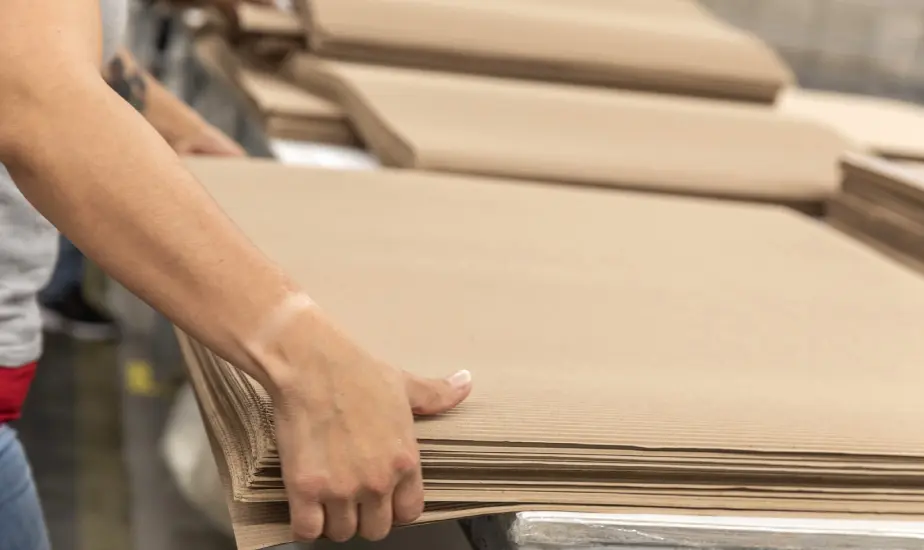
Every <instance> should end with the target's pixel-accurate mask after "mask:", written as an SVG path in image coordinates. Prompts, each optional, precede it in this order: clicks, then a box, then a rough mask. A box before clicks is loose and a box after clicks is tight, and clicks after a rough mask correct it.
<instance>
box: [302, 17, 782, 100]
mask: <svg viewBox="0 0 924 550" xmlns="http://www.w3.org/2000/svg"><path fill="white" fill-rule="evenodd" d="M303 15H304V18H305V26H306V31H307V33H308V37H309V42H310V49H311V50H312V51H313V52H314V53H316V54H318V55H321V56H324V57H331V58H336V59H345V60H351V61H361V62H367V63H375V64H384V65H391V66H407V67H415V68H422V69H435V70H442V71H451V72H463V73H472V74H488V75H494V76H502V77H507V78H527V79H537V80H548V81H559V82H569V83H574V84H581V85H590V86H607V87H617V88H626V89H635V90H644V91H653V92H666V93H676V94H683V95H693V96H707V97H716V98H727V99H735V100H743V101H756V102H761V103H772V102H773V100H774V98H775V97H776V94H777V92H778V91H779V90H780V89H781V88H782V87H783V86H784V85H786V84H787V83H789V82H791V81H792V74H791V72H790V70H789V69H788V68H787V67H786V65H785V64H784V63H783V62H782V61H781V60H780V59H779V57H777V55H776V54H775V53H774V52H773V50H772V49H771V48H770V47H769V46H767V45H766V44H764V43H762V42H761V41H760V40H759V39H757V38H756V37H753V36H751V35H748V34H746V33H745V32H743V31H740V30H738V29H735V28H734V27H732V26H730V25H728V24H726V23H724V22H722V21H720V20H719V19H718V18H716V17H714V16H713V15H712V14H710V13H709V12H708V11H706V10H705V9H704V8H702V7H701V6H700V5H699V4H698V3H697V2H695V1H694V0H628V1H627V0H620V1H618V2H613V1H610V0H568V1H567V2H561V1H560V0H385V1H383V0H306V1H305V2H304V4H303ZM691 52H695V55H691Z"/></svg>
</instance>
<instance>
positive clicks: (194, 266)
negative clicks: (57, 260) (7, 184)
mask: <svg viewBox="0 0 924 550" xmlns="http://www.w3.org/2000/svg"><path fill="white" fill-rule="evenodd" d="M62 98H66V101H64V100H62ZM0 111H2V112H0V115H2V117H3V120H4V124H3V125H0V161H2V162H3V163H4V164H6V166H7V168H8V169H9V170H10V173H11V174H12V175H13V178H14V180H15V181H16V182H17V185H18V186H19V187H20V189H21V190H22V191H23V193H24V194H25V195H26V197H27V198H28V199H29V200H30V201H31V202H32V203H33V204H34V205H35V206H36V207H37V208H38V209H39V210H40V211H41V212H42V213H43V214H44V215H45V216H46V217H47V218H49V219H50V220H51V221H52V222H53V223H55V225H57V226H58V228H59V229H60V230H61V231H62V232H63V233H65V234H66V235H67V236H68V237H69V238H71V239H72V240H73V242H74V243H75V244H77V245H78V247H80V248H81V249H82V250H83V251H84V252H85V253H86V254H87V255H88V256H89V257H91V258H92V259H93V260H95V261H96V262H97V263H98V264H99V265H100V266H102V267H103V268H104V269H105V270H106V271H107V272H108V273H109V274H110V275H112V276H113V277H114V278H115V279H117V280H119V281H120V282H122V283H123V284H124V285H126V286H127V287H128V288H129V289H131V290H132V291H134V292H136V293H137V294H139V295H140V296H141V297H142V298H143V299H145V300H146V301H148V302H149V303H150V304H151V305H152V306H154V307H155V308H156V309H158V310H160V311H161V312H163V313H164V314H165V315H167V316H168V317H169V318H171V319H172V320H173V321H174V322H176V323H177V325H179V326H180V327H181V328H183V329H184V330H186V331H188V332H189V333H191V334H193V335H194V336H195V337H197V338H199V339H200V340H202V341H203V342H204V343H206V344H207V345H209V346H210V347H212V348H213V349H214V350H215V351H217V352H218V353H220V354H221V355H223V356H224V357H225V358H227V359H228V360H230V361H232V362H233V363H235V364H236V365H238V366H239V367H241V368H243V369H244V370H246V371H247V372H248V373H249V374H251V375H252V376H254V377H255V378H256V379H257V380H260V381H261V382H264V383H266V382H267V380H268V378H267V373H265V372H262V371H261V368H262V367H261V365H259V364H257V362H256V361H254V359H253V353H252V351H253V350H252V349H250V348H249V346H250V344H251V343H252V342H251V339H252V337H253V335H254V334H257V333H259V329H260V324H261V323H262V322H264V321H265V319H268V318H271V317H272V316H273V311H274V309H276V308H278V307H279V304H281V303H283V302H284V301H285V300H286V297H287V296H289V295H291V293H292V292H295V291H296V289H295V285H294V284H293V283H292V282H291V281H290V280H289V279H288V278H287V277H286V275H285V274H284V273H283V272H282V271H281V270H280V269H278V268H277V267H276V266H275V265H274V264H272V263H271V262H270V261H268V260H267V259H266V258H265V257H264V256H263V255H262V254H261V253H260V252H259V251H258V250H256V248H255V247H254V246H252V244H251V243H250V242H249V241H248V240H247V239H246V238H245V237H244V236H243V234H242V233H241V232H240V231H239V230H238V229H237V227H236V226H235V225H234V224H233V223H232V222H231V221H230V220H229V219H228V218H227V217H226V216H225V215H224V214H223V212H221V210H220V209H219V208H218V206H217V205H216V204H215V203H214V201H213V200H212V199H211V197H210V196H209V195H208V194H207V193H206V192H205V190H204V189H203V188H202V187H201V186H200V185H199V184H198V183H197V182H196V181H195V180H194V178H193V177H192V176H191V175H190V174H189V173H188V172H187V171H186V170H185V169H184V168H183V167H182V164H181V163H180V161H179V159H178V158H177V156H176V155H175V154H174V153H173V151H172V150H171V149H170V147H169V146H168V145H167V143H165V142H164V140H163V139H161V138H160V137H159V136H158V135H157V133H156V132H155V131H154V130H153V129H152V128H151V127H150V126H149V125H148V124H147V123H145V121H144V120H143V119H142V118H141V115H139V114H138V113H137V112H136V111H135V110H134V109H132V107H131V106H129V105H128V104H127V103H126V102H124V101H122V100H120V99H119V97H117V96H116V94H113V93H112V92H111V91H110V90H109V89H108V88H107V86H106V84H105V83H104V81H103V80H102V79H100V78H99V77H94V76H93V75H87V74H83V73H79V74H78V73H77V72H76V71H75V72H74V74H67V75H61V76H60V77H59V78H57V80H56V84H55V86H44V87H42V88H41V89H40V90H31V91H30V99H29V101H24V102H22V103H20V104H19V105H17V108H16V109H15V110H14V109H9V110H6V109H2V108H0ZM270 374H272V373H270Z"/></svg>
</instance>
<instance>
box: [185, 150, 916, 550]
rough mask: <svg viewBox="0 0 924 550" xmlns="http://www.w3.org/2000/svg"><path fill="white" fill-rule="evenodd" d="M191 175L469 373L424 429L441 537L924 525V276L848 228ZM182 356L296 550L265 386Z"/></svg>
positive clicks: (399, 178) (441, 190)
mask: <svg viewBox="0 0 924 550" xmlns="http://www.w3.org/2000/svg"><path fill="white" fill-rule="evenodd" d="M191 167H192V169H193V172H194V173H195V174H196V175H197V177H198V178H199V179H200V180H201V181H202V182H203V183H204V184H205V185H206V187H207V188H208V190H209V191H210V192H211V193H212V194H213V195H214V196H215V198H216V200H217V201H218V202H219V204H220V205H221V206H222V207H223V208H224V209H225V210H226V211H227V212H228V213H229V214H230V215H231V217H232V218H233V219H234V221H235V222H236V223H237V224H238V225H239V226H240V227H241V228H242V230H243V231H244V232H245V233H246V234H247V235H248V237H249V238H250V239H252V240H253V242H255V243H256V244H257V246H259V247H260V248H261V249H262V250H263V251H264V252H265V253H266V254H268V255H269V256H270V257H271V258H273V259H274V260H276V261H278V262H279V263H280V264H281V265H282V267H283V268H285V269H286V270H287V271H288V272H289V273H291V274H292V275H293V276H295V277H296V278H297V280H298V281H299V282H300V283H301V284H303V285H304V287H305V288H308V289H310V290H311V292H312V296H313V297H314V298H315V299H316V301H317V302H318V303H319V304H320V306H321V307H322V308H323V309H324V310H325V311H326V312H327V313H328V314H329V315H330V316H331V317H332V318H333V319H336V321H337V322H338V323H339V324H341V325H342V326H343V327H344V328H345V329H346V330H347V332H348V333H349V334H350V335H351V336H353V337H355V338H356V339H358V341H359V342H361V343H362V344H363V345H364V346H365V347H366V348H367V349H369V350H370V351H371V352H372V353H374V354H375V355H376V356H378V357H380V358H382V359H383V360H386V361H388V362H389V363H392V364H394V365H397V366H400V367H403V368H407V369H408V370H410V371H412V372H415V373H417V374H420V375H424V376H442V375H445V374H447V373H450V372H454V371H455V370H457V369H461V368H467V369H470V370H471V371H472V372H473V374H474V378H475V380H476V390H475V393H474V394H473V395H472V397H471V399H470V400H469V401H468V402H467V403H466V404H465V405H464V406H462V407H461V408H459V409H458V410H456V411H454V412H453V413H451V414H448V415H445V416H442V417H439V418H435V419H429V420H423V421H420V422H419V423H418V424H417V434H418V439H419V441H420V445H421V449H422V460H423V464H424V472H425V483H426V499H427V512H426V514H425V515H424V518H423V520H424V521H426V520H435V519H444V518H447V517H460V516H472V515H479V514H482V513H485V512H492V511H498V510H517V509H530V508H533V509H556V510H560V509H566V510H568V509H595V510H596V509H608V510H617V509H624V510H635V511H638V510H652V509H656V510H660V511H675V512H682V513H744V514H748V513H754V514H773V515H778V514H786V513H797V514H799V515H800V516H819V515H821V516H877V517H881V516H894V517H900V518H915V519H917V518H921V517H924V422H921V419H922V418H924V401H922V400H921V399H920V388H921V387H924V370H922V369H921V368H920V358H921V357H922V356H924V339H922V338H921V337H920V336H921V333H920V319H921V318H922V317H924V280H922V279H921V278H920V277H918V276H917V275H916V274H915V273H913V272H911V271H909V270H906V269H904V268H903V267H901V266H899V265H897V264H893V263H890V262H888V261H887V260H885V259H883V258H881V257H879V256H878V255H877V254H875V253H874V252H871V251H870V250H868V249H867V248H865V247H863V246H862V245H860V244H858V243H856V242H853V241H852V240H851V239H849V238H848V237H846V236H844V235H842V234H840V233H839V232H837V231H835V230H833V229H831V228H828V227H826V226H824V225H820V224H818V223H817V222H815V221H812V220H810V219H808V218H804V217H802V216H800V215H799V214H796V213H793V212H790V211H787V210H785V209H781V208H778V207H772V206H758V205H744V204H733V203H718V202H710V201H700V200H692V199H681V198H671V197H658V196H646V195H637V194H623V193H614V192H611V191H604V190H594V189H569V188H559V187H549V186H543V185H537V184H532V183H523V182H504V181H497V180H481V179H476V178H468V177H454V176H447V175H437V174H423V173H407V172H393V171H389V170H383V171H375V172H338V171H326V170H312V169H297V168H291V167H284V166H279V165H276V164H273V163H268V162H260V161H247V160H241V161H216V160H201V161H195V162H192V163H191ZM256 181H259V182H261V183H260V185H254V184H253V182H256ZM256 202H259V203H260V205H261V206H260V208H253V204H254V203H256ZM345 212H349V221H346V218H345V217H344V213H345ZM681 236H682V237H683V238H679V237H681ZM308 251H310V252H308ZM183 340H184V347H185V349H186V353H187V359H188V362H189V365H190V370H191V374H192V379H193V381H194V385H195V388H196V391H197V394H198V396H199V398H200V402H201V403H202V406H203V409H204V411H205V415H206V418H207V422H208V425H209V428H210V430H211V432H212V434H213V435H214V437H215V440H216V442H217V449H218V450H219V454H220V459H221V460H220V462H227V468H228V470H227V473H228V479H229V482H230V483H229V485H230V488H231V490H232V493H233V498H234V500H235V506H238V507H241V506H243V507H245V508H246V507H248V506H255V507H257V508H255V509H260V506H263V505H266V504H267V503H273V504H272V505H271V506H270V507H269V508H267V510H269V512H263V513H262V515H261V514H255V515H250V516H247V517H249V518H250V519H249V521H250V523H248V524H247V525H245V527H254V526H255V525H256V526H257V527H260V526H263V527H265V525H267V524H269V525H275V526H276V527H278V529H277V530H276V531H274V532H275V533H276V536H277V537H281V538H285V536H286V535H285V534H286V533H288V531H287V526H286V519H287V518H286V516H285V508H284V505H282V504H281V503H284V501H285V491H284V486H283V484H282V480H281V476H280V463H279V456H278V453H277V449H276V445H275V439H274V435H273V434H274V427H273V414H272V407H271V404H270V400H269V398H268V396H267V394H266V392H265V391H264V390H263V389H262V388H261V387H260V386H259V385H258V384H256V383H255V382H254V381H253V380H251V379H250V378H248V377H247V376H245V375H242V374H240V373H239V372H238V371H236V370H235V369H233V368H232V367H231V366H230V365H228V364H227V363H225V362H224V361H222V360H221V359H219V358H218V357H216V356H215V355H214V354H212V353H210V352H209V351H208V350H207V349H205V348H204V347H203V346H200V345H198V344H197V343H196V342H195V341H193V340H192V339H189V338H186V337H184V338H183ZM238 523H239V524H241V523H242V522H241V521H238ZM273 540H274V541H275V542H283V541H281V540H276V539H273ZM261 541H262V542H266V537H263V539H261Z"/></svg>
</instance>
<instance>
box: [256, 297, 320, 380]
mask: <svg viewBox="0 0 924 550" xmlns="http://www.w3.org/2000/svg"><path fill="white" fill-rule="evenodd" d="M324 325H325V320H324V319H323V318H322V317H321V315H320V311H319V310H318V308H317V305H316V304H315V303H314V301H313V300H311V298H310V297H308V295H307V294H305V293H302V292H298V293H292V294H290V295H288V296H287V297H286V298H285V299H284V300H283V301H282V302H281V303H280V304H279V305H277V306H276V307H275V308H274V309H273V310H272V311H271V312H270V313H269V314H268V315H267V316H266V317H265V318H264V319H263V320H262V321H261V322H260V323H259V325H258V326H257V329H256V331H255V332H254V334H252V335H251V336H250V337H248V338H247V339H246V340H245V341H244V349H245V350H246V353H247V355H248V356H249V358H250V360H251V361H252V362H253V363H254V365H255V370H256V372H257V376H258V379H257V381H258V382H260V383H261V384H262V385H263V386H264V388H265V389H266V390H267V392H269V393H270V395H271V396H272V397H274V398H275V397H276V395H278V394H280V393H288V388H290V387H292V386H296V385H298V384H299V381H298V380H299V379H300V378H301V376H300V375H301V374H302V373H301V371H303V370H304V369H303V366H304V365H305V364H309V365H310V364H314V363H316V361H312V360H311V359H310V356H311V355H312V353H314V352H313V351H312V348H313V347H314V346H313V344H314V342H317V341H318V340H319V339H320V338H322V336H321V335H320V333H321V331H322V330H323V328H324Z"/></svg>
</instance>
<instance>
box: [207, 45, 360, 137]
mask: <svg viewBox="0 0 924 550" xmlns="http://www.w3.org/2000/svg"><path fill="white" fill-rule="evenodd" d="M194 51H195V52H196V55H197V57H198V59H199V60H200V61H201V62H202V63H203V65H204V66H205V67H206V69H207V70H209V72H210V73H212V75H213V76H214V77H216V78H218V79H219V80H220V81H221V82H222V83H223V84H225V85H226V86H228V87H229V88H230V89H231V90H233V91H235V92H237V95H238V96H239V97H240V99H241V100H242V102H243V104H244V105H246V106H247V107H249V108H250V109H251V110H252V112H253V113H254V114H255V115H256V116H257V117H258V118H259V119H260V120H261V121H262V122H263V125H264V130H265V131H266V134H267V136H268V137H273V138H280V139H294V140H300V141H315V142H321V143H331V144H337V145H357V144H358V138H357V137H356V134H355V132H353V130H352V129H351V128H350V126H349V124H348V122H347V121H346V118H345V116H344V114H343V111H342V110H341V109H340V108H339V107H338V106H336V105H335V104H333V103H332V102H330V101H329V100H326V99H323V98H321V97H318V96H317V95H314V94H311V93H310V92H308V91H306V90H304V89H303V88H301V87H298V86H295V85H293V84H290V83H289V82H287V81H286V80H285V79H283V78H282V77H280V76H278V75H276V74H274V73H273V72H271V71H270V70H269V69H268V68H265V67H261V66H260V65H259V64H258V63H255V62H252V61H250V60H249V59H248V58H246V57H245V56H244V55H242V54H240V53H238V52H236V51H235V50H234V48H233V47H232V46H231V45H230V44H229V43H228V42H227V40H226V39H225V38H224V37H222V36H220V35H218V34H217V33H209V34H205V35H202V36H200V37H197V38H196V40H195V41H194Z"/></svg>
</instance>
